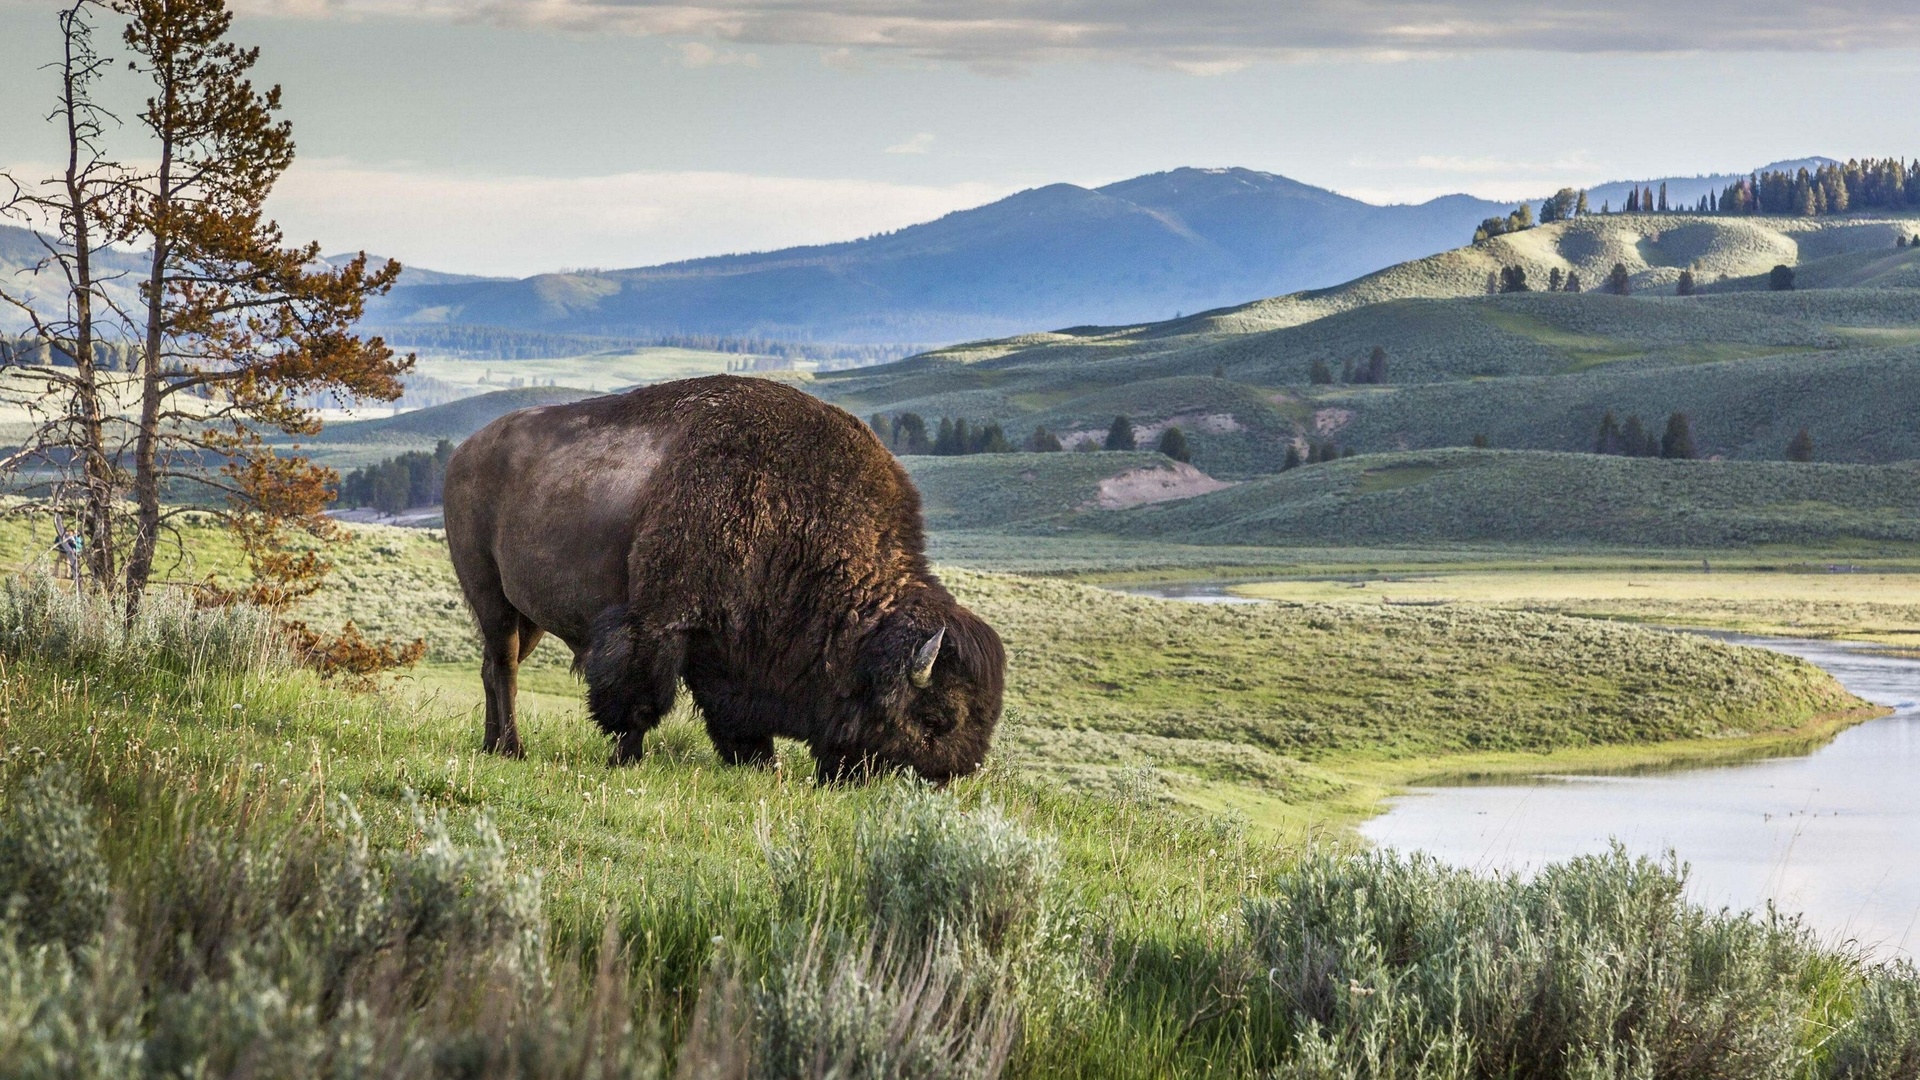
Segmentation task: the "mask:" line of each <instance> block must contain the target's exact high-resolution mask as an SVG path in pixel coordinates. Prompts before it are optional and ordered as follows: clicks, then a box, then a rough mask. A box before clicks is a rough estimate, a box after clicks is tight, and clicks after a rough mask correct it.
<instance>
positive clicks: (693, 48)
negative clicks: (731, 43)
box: [675, 41, 760, 68]
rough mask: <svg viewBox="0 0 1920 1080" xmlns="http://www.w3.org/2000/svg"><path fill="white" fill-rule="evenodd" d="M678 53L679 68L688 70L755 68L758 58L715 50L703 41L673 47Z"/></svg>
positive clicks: (724, 50)
mask: <svg viewBox="0 0 1920 1080" xmlns="http://www.w3.org/2000/svg"><path fill="white" fill-rule="evenodd" d="M675 47H676V48H677V49H679V51H680V66H681V67H690V68H707V67H731V66H734V65H738V66H740V67H751V68H757V67H759V66H760V58H759V57H758V56H755V55H754V54H753V53H750V52H740V51H738V50H736V49H716V48H714V47H713V46H711V45H709V44H707V43H706V42H704V41H687V42H682V43H681V44H679V45H677V46H675Z"/></svg>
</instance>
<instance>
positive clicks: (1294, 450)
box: [1280, 443, 1300, 472]
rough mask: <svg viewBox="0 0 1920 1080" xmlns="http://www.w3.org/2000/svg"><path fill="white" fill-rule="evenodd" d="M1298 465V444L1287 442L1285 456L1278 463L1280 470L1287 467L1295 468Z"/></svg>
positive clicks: (1284, 470) (1283, 470)
mask: <svg viewBox="0 0 1920 1080" xmlns="http://www.w3.org/2000/svg"><path fill="white" fill-rule="evenodd" d="M1299 467H1300V448H1299V447H1298V446H1295V445H1294V444H1293V443H1288V444H1287V457H1286V460H1285V461H1282V462H1281V463H1280V471H1281V472H1286V471H1287V470H1289V469H1297V468H1299Z"/></svg>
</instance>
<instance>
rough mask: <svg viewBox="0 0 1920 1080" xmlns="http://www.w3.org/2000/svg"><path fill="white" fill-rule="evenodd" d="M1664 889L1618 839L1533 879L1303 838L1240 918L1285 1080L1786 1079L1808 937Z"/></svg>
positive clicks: (1811, 950) (1812, 957) (1797, 1060)
mask: <svg viewBox="0 0 1920 1080" xmlns="http://www.w3.org/2000/svg"><path fill="white" fill-rule="evenodd" d="M1683 892H1684V877H1683V875H1682V873H1681V871H1680V870H1679V869H1678V868H1677V867H1675V866H1673V865H1671V864H1667V865H1658V864H1655V863H1652V862H1650V861H1648V860H1646V859H1634V858H1630V857H1628V856H1627V854H1626V853H1625V852H1624V851H1623V850H1621V849H1619V848H1618V847H1616V848H1615V849H1614V850H1613V851H1612V852H1611V853H1610V854H1608V855H1603V856H1597V857H1589V858H1582V859H1575V860H1573V861H1572V862H1569V863H1565V864H1558V865H1553V866H1549V867H1547V868H1545V869H1543V870H1541V871H1540V872H1539V874H1538V876H1536V877H1534V878H1533V879H1532V880H1524V879H1522V878H1520V877H1519V876H1517V875H1508V876H1501V877H1477V876H1474V875H1472V874H1469V873H1467V872H1465V871H1459V870H1453V869H1450V868H1447V867H1444V866H1442V865H1441V864H1439V863H1438V862H1436V861H1434V860H1432V859H1430V858H1427V857H1424V856H1410V857H1401V856H1399V855H1396V854H1393V853H1385V854H1367V855H1343V854H1339V853H1337V852H1329V851H1326V850H1318V849H1317V850H1313V851H1310V852H1309V853H1308V854H1307V855H1306V856H1305V857H1304V858H1303V859H1302V860H1301V862H1300V864H1299V865H1298V867H1296V868H1295V869H1293V870H1291V871H1289V872H1287V873H1285V874H1283V875H1282V876H1281V878H1280V880H1279V882H1278V892H1277V894H1276V895H1274V896H1272V897H1269V898H1264V899H1259V900H1253V901H1249V902H1248V903H1247V904H1246V906H1245V918H1246V924H1247V928H1248V931H1249V933H1250V935H1251V940H1252V944H1253V948H1254V950H1255V953H1256V956H1257V958H1258V960H1259V962H1260V964H1261V966H1262V967H1263V968H1265V969H1266V970H1267V971H1268V972H1269V976H1268V980H1267V982H1268V987H1267V992H1268V993H1269V994H1270V996H1271V1004H1272V1005H1273V1007H1274V1011H1275V1015H1276V1017H1277V1019H1278V1021H1279V1022H1280V1023H1282V1024H1283V1025H1285V1026H1286V1027H1287V1028H1289V1029H1290V1030H1291V1032H1293V1033H1294V1035H1295V1036H1296V1039H1297V1046H1298V1047H1299V1054H1300V1057H1299V1061H1298V1063H1297V1065H1298V1068H1297V1072H1298V1074H1299V1075H1328V1076H1331V1075H1356V1074H1359V1075H1370V1076H1386V1075H1393V1076H1408V1077H1413V1076H1421V1077H1425V1076H1519V1075H1527V1076H1567V1077H1572V1076H1620V1075H1633V1076H1642V1075H1645V1076H1682V1075H1684V1076H1688V1077H1695V1078H1701V1080H1709V1078H1720V1077H1724V1078H1727V1080H1735V1078H1741V1080H1745V1078H1750V1077H1783V1078H1784V1077H1788V1076H1793V1075H1796V1072H1795V1070H1796V1068H1797V1067H1798V1066H1799V1065H1800V1064H1801V1062H1802V1060H1803V1058H1802V1050H1801V1047H1800V1045H1799V1042H1798V1035H1799V1031H1800V1013H1799V1010H1800V1007H1801V999H1800V996H1799V991H1800V986H1801V984H1802V983H1803V981H1806V980H1808V979H1810V977H1811V975H1812V974H1813V972H1814V969H1815V967H1816V965H1817V964H1818V963H1819V962H1820V961H1819V957H1818V952H1817V949H1816V946H1815V943H1814V940H1813V938H1812V935H1811V934H1810V933H1809V932H1808V931H1806V930H1804V929H1803V928H1802V927H1801V926H1800V925H1799V924H1798V923H1796V922H1790V921H1781V920H1778V919H1769V920H1766V921H1761V920H1756V919H1752V918H1749V917H1747V916H1744V915H1733V914H1726V913H1720V914H1709V913H1706V912H1704V911H1702V910H1700V909H1699V908H1696V907H1693V906H1691V905H1689V904H1688V903H1687V902H1686V900H1685V899H1684V897H1683ZM1889 1012H1890V1010H1889Z"/></svg>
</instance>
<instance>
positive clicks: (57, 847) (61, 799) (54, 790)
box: [0, 765, 107, 949]
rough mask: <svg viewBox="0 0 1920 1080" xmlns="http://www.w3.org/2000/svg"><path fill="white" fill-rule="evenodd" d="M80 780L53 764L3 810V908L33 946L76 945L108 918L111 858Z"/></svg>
mask: <svg viewBox="0 0 1920 1080" xmlns="http://www.w3.org/2000/svg"><path fill="white" fill-rule="evenodd" d="M76 787H77V785H76V783H75V781H74V778H73V774H72V773H70V772H68V771H67V769H66V768H65V767H64V766H60V765H51V766H48V767H47V768H44V769H42V770H40V772H38V773H36V774H34V775H33V776H31V777H29V778H28V779H27V780H26V782H25V783H23V784H21V785H20V787H19V790H17V791H15V792H14V793H13V798H12V799H11V800H10V801H9V804H8V806H7V811H6V815H5V816H4V817H0V912H3V913H4V926H5V927H6V928H7V929H10V930H12V931H14V932H16V933H17V934H18V936H19V940H20V941H21V943H23V944H25V945H28V946H32V945H40V944H44V943H58V944H61V945H64V946H66V947H67V948H69V949H76V948H79V947H80V946H81V945H83V944H85V943H86V942H88V941H90V940H91V939H92V938H93V936H94V935H95V934H98V933H99V932H100V928H101V927H102V926H103V925H105V923H106V919H107V864H106V861H105V860H103V859H102V858H101V857H100V838H99V836H98V835H97V834H96V833H95V832H94V830H93V825H92V824H91V823H90V822H88V820H87V812H86V810H85V808H83V807H82V806H81V805H80V800H79V798H78V796H77V794H76Z"/></svg>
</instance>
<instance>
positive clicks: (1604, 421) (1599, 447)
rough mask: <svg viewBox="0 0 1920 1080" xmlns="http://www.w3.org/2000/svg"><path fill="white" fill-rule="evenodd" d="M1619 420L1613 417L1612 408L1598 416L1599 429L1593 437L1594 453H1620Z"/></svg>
mask: <svg viewBox="0 0 1920 1080" xmlns="http://www.w3.org/2000/svg"><path fill="white" fill-rule="evenodd" d="M1620 447H1621V438H1620V421H1619V420H1616V419H1614V415H1613V410H1612V409H1608V410H1607V414H1606V415H1605V416H1602V417H1601V418H1600V431H1599V433H1598V434H1596V435H1595V436H1594V438H1593V452H1594V453H1596V454H1618V453H1620Z"/></svg>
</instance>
